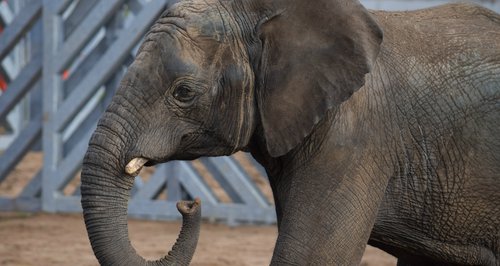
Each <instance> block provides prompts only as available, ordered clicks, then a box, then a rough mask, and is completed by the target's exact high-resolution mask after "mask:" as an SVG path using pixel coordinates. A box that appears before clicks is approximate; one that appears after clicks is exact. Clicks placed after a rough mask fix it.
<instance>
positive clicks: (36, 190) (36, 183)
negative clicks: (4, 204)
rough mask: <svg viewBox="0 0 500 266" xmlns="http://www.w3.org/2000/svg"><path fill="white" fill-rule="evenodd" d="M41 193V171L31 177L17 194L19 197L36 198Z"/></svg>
mask: <svg viewBox="0 0 500 266" xmlns="http://www.w3.org/2000/svg"><path fill="white" fill-rule="evenodd" d="M41 194H42V171H41V170H40V171H38V173H37V174H36V175H35V177H33V179H31V181H30V182H29V183H28V185H26V186H25V187H24V189H23V191H22V192H21V194H19V197H20V198H38V197H40V195H41Z"/></svg>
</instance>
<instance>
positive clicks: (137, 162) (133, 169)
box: [125, 157, 150, 177]
mask: <svg viewBox="0 0 500 266" xmlns="http://www.w3.org/2000/svg"><path fill="white" fill-rule="evenodd" d="M149 161H150V160H149V159H146V158H143V157H136V158H134V159H132V160H130V162H128V164H127V165H126V166H125V173H127V174H128V175H130V176H134V177H135V176H137V175H139V173H140V172H141V170H142V168H143V167H144V165H146V164H147V163H148V162H149Z"/></svg>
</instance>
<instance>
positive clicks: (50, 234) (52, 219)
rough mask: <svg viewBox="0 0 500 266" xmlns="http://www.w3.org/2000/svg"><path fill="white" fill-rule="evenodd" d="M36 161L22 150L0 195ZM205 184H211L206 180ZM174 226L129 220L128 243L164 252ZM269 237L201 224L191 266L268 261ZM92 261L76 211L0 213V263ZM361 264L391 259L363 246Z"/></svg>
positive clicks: (248, 229)
mask: <svg viewBox="0 0 500 266" xmlns="http://www.w3.org/2000/svg"><path fill="white" fill-rule="evenodd" d="M42 159H43V156H42V154H40V153H30V154H28V155H27V156H26V157H25V158H24V159H23V161H21V163H20V164H19V165H18V167H16V169H15V170H14V171H13V172H12V173H11V174H10V175H9V176H8V177H7V179H6V180H4V181H3V182H2V183H0V196H4V197H5V196H7V197H12V196H15V195H17V194H18V193H19V192H20V191H21V190H22V188H23V187H24V186H25V184H27V183H28V182H29V181H30V178H31V177H32V176H33V175H34V174H35V173H36V172H37V171H38V170H39V168H40V165H41V161H42ZM240 159H241V158H240ZM245 165H246V164H245V163H244V167H246V166H245ZM195 167H199V166H195ZM199 170H200V171H203V169H199ZM247 171H249V172H251V171H252V169H247ZM253 171H255V169H254V170H253ZM251 174H252V173H251ZM141 175H142V174H141ZM207 178H209V179H210V177H207ZM254 178H255V181H256V183H257V184H258V186H259V187H261V190H262V191H263V193H264V194H265V195H266V196H267V197H268V198H270V199H272V196H271V191H270V189H269V186H268V185H267V183H266V182H264V181H262V178H261V177H258V176H257V175H256V174H255V177H254ZM207 182H208V183H210V184H212V183H213V186H217V184H216V183H215V182H213V181H211V180H207ZM78 183H79V182H78V178H76V179H75V180H74V181H72V182H70V183H69V185H68V186H67V188H65V190H64V191H65V194H66V193H67V194H70V193H72V191H74V189H75V187H76V186H77V185H78ZM214 190H215V193H216V194H217V195H218V196H219V198H220V199H221V201H227V200H228V197H227V195H224V191H223V190H222V189H221V188H220V187H219V188H214ZM179 230H180V222H163V221H161V222H158V221H156V222H155V221H143V220H129V232H130V238H131V242H132V245H133V246H134V247H135V248H136V250H137V252H138V253H139V254H141V255H142V256H144V257H146V258H148V259H156V258H160V257H162V256H163V255H165V254H166V253H167V252H168V250H169V249H170V247H171V246H172V245H173V243H174V241H175V240H176V238H177V234H178V232H179ZM275 240H276V227H275V226H238V227H229V226H226V225H220V224H211V223H208V222H206V223H204V224H203V225H202V228H201V235H200V240H199V243H198V248H197V250H196V253H195V255H194V258H193V261H192V265H198V266H202V265H203V266H209V265H214V266H219V265H222V266H225V265H231V266H233V265H235V266H237V265H252V266H253V265H268V264H269V262H270V259H271V256H272V251H273V247H274V242H275ZM97 264H98V263H97V260H96V259H95V257H94V255H93V253H92V250H91V248H90V244H89V241H88V238H87V235H86V231H85V226H84V223H83V218H82V217H81V215H63V214H43V213H40V214H28V213H2V212H0V265H16V266H17V265H37V266H38V265H43V266H45V265H97ZM361 265H363V266H393V265H396V260H395V258H394V257H392V256H390V255H388V254H386V253H384V252H382V251H380V250H378V249H375V248H372V247H367V249H366V252H365V255H364V257H363V261H362V263H361Z"/></svg>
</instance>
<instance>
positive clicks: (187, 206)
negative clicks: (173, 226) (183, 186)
mask: <svg viewBox="0 0 500 266" xmlns="http://www.w3.org/2000/svg"><path fill="white" fill-rule="evenodd" d="M200 208H201V200H200V198H195V199H194V200H193V201H187V200H182V201H179V202H177V210H179V212H180V213H181V214H182V215H186V214H191V215H192V214H196V213H198V212H199V211H200Z"/></svg>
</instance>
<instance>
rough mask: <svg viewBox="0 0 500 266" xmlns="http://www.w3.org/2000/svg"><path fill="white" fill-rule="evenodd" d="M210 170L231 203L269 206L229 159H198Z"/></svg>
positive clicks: (243, 173) (242, 172)
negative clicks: (230, 199) (231, 200)
mask: <svg viewBox="0 0 500 266" xmlns="http://www.w3.org/2000/svg"><path fill="white" fill-rule="evenodd" d="M200 160H201V161H202V162H203V164H204V165H205V166H206V167H207V168H208V169H210V172H211V173H212V174H213V176H214V177H215V178H216V179H217V181H219V183H220V184H221V186H223V188H224V190H225V191H226V192H227V193H228V194H230V195H229V196H230V197H231V198H232V199H233V202H237V203H246V204H248V205H251V206H269V202H268V201H267V200H266V198H265V197H264V195H262V193H261V192H260V190H259V189H258V188H257V187H256V185H255V184H254V183H253V182H251V181H250V180H249V178H248V176H247V175H246V173H245V172H244V171H243V170H242V169H241V168H240V167H238V165H237V163H236V162H235V161H234V160H233V159H231V158H230V157H205V158H201V159H200Z"/></svg>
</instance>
